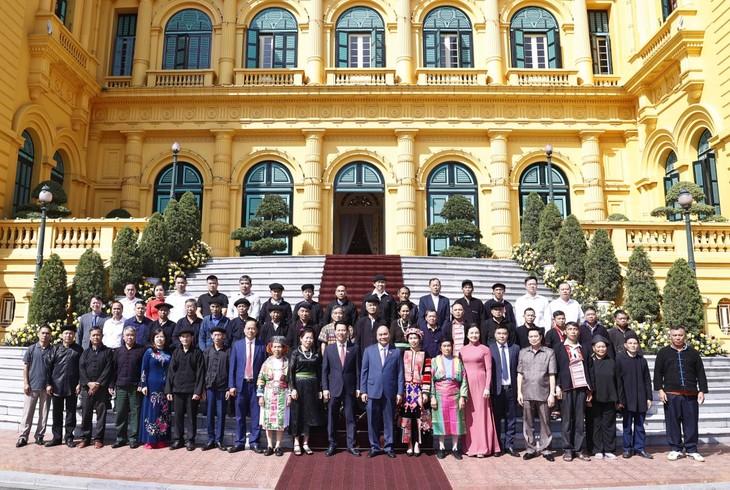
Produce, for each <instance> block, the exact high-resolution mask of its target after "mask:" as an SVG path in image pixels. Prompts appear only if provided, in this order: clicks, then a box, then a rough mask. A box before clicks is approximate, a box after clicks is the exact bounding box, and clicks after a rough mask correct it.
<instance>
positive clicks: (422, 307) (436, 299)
mask: <svg viewBox="0 0 730 490" xmlns="http://www.w3.org/2000/svg"><path fill="white" fill-rule="evenodd" d="M428 288H429V289H430V290H431V294H427V295H425V296H421V299H420V300H418V326H419V327H421V330H424V329H425V328H426V312H427V311H428V310H434V311H435V312H436V318H437V320H436V325H444V324H446V322H448V321H449V320H450V319H451V303H450V302H449V298H447V297H446V296H441V280H440V279H438V278H436V277H434V278H433V279H431V280H429V281H428Z"/></svg>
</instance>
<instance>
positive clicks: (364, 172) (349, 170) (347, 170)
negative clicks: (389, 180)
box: [335, 162, 385, 192]
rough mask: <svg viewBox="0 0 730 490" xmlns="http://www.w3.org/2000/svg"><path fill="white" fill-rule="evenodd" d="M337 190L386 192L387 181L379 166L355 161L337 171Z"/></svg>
mask: <svg viewBox="0 0 730 490" xmlns="http://www.w3.org/2000/svg"><path fill="white" fill-rule="evenodd" d="M335 192H385V183H384V181H383V176H382V175H381V173H380V172H379V171H378V169H377V168H375V167H374V166H372V165H370V164H369V163H366V162H355V163H351V164H349V165H347V166H346V167H344V168H342V169H341V170H340V171H339V172H337V176H336V177H335Z"/></svg>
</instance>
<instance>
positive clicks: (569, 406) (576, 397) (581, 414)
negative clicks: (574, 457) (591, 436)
mask: <svg viewBox="0 0 730 490" xmlns="http://www.w3.org/2000/svg"><path fill="white" fill-rule="evenodd" d="M585 408H586V389H585V388H575V389H573V390H568V391H564V392H563V403H562V407H561V409H560V415H561V417H562V432H563V450H564V451H565V452H569V451H570V452H573V453H579V452H580V451H581V448H582V447H583V440H584V439H585V435H586V432H585Z"/></svg>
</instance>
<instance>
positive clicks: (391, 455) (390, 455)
mask: <svg viewBox="0 0 730 490" xmlns="http://www.w3.org/2000/svg"><path fill="white" fill-rule="evenodd" d="M385 454H386V455H387V456H388V457H389V458H390V459H393V458H395V452H393V451H385Z"/></svg>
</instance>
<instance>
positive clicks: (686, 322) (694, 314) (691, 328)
mask: <svg viewBox="0 0 730 490" xmlns="http://www.w3.org/2000/svg"><path fill="white" fill-rule="evenodd" d="M662 318H663V322H664V325H666V326H668V327H670V328H671V327H678V326H683V327H685V328H686V329H687V331H688V332H693V333H697V332H699V331H700V330H701V329H702V328H704V326H705V310H704V305H703V303H702V296H700V288H699V287H698V286H697V278H696V277H695V274H694V271H693V270H692V268H691V267H690V266H689V263H688V262H687V261H686V260H685V259H677V260H675V261H674V264H672V267H671V268H670V269H669V272H667V282H666V284H665V285H664V301H663V303H662Z"/></svg>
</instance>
